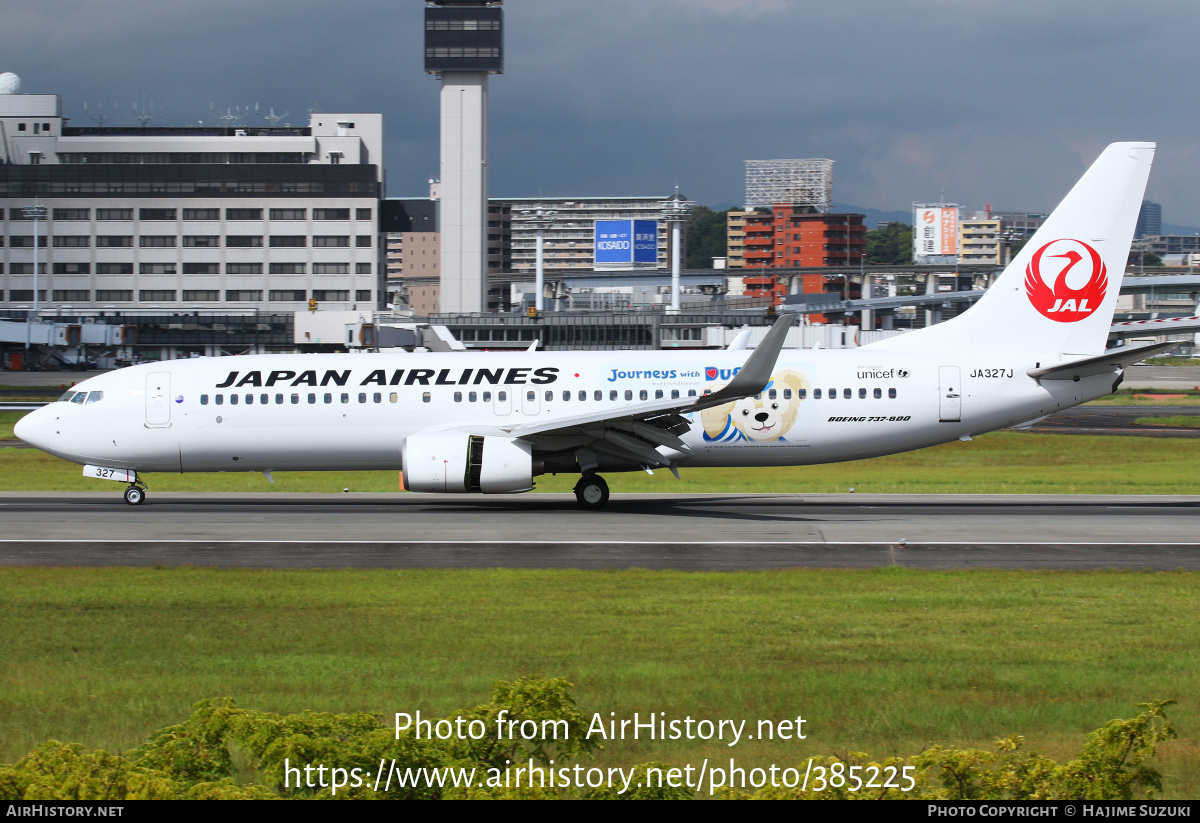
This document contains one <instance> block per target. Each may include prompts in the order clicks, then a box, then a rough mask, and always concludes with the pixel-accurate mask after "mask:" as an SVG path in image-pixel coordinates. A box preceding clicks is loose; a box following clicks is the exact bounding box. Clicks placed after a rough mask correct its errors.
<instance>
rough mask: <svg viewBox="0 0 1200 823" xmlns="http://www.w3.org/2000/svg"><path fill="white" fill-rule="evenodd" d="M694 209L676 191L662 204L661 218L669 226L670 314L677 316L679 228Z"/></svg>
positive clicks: (691, 203)
mask: <svg viewBox="0 0 1200 823" xmlns="http://www.w3.org/2000/svg"><path fill="white" fill-rule="evenodd" d="M694 208H696V204H695V203H693V202H692V201H691V200H688V199H687V198H686V197H684V196H683V195H682V194H680V193H679V192H678V191H676V192H675V194H673V195H672V196H671V197H670V198H668V199H667V201H666V202H665V203H663V209H662V218H663V220H665V221H667V222H668V223H669V224H671V308H670V309H669V310H668V311H669V313H671V314H679V288H680V287H679V252H680V242H679V234H680V232H679V227H680V225H681V224H683V223H685V222H686V221H687V219H688V215H690V214H691V213H692V209H694Z"/></svg>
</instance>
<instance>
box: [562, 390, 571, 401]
mask: <svg viewBox="0 0 1200 823" xmlns="http://www.w3.org/2000/svg"><path fill="white" fill-rule="evenodd" d="M570 399H571V391H570V389H564V390H563V400H570Z"/></svg>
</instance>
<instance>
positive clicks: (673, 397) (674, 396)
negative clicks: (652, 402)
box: [671, 389, 679, 400]
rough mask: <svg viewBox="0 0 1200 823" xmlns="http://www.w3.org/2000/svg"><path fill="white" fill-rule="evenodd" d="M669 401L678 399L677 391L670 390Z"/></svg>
mask: <svg viewBox="0 0 1200 823" xmlns="http://www.w3.org/2000/svg"><path fill="white" fill-rule="evenodd" d="M671 399H672V400H678V399H679V389H671Z"/></svg>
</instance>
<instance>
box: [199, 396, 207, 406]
mask: <svg viewBox="0 0 1200 823" xmlns="http://www.w3.org/2000/svg"><path fill="white" fill-rule="evenodd" d="M200 405H201V406H207V405H208V395H207V394H202V395H200Z"/></svg>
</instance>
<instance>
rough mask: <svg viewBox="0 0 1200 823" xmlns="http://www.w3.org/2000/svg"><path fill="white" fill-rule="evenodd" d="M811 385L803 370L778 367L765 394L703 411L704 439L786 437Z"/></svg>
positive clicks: (765, 439)
mask: <svg viewBox="0 0 1200 823" xmlns="http://www.w3.org/2000/svg"><path fill="white" fill-rule="evenodd" d="M809 388H810V385H809V381H808V379H807V378H806V377H805V376H804V375H803V374H801V373H800V372H798V371H792V370H791V369H785V370H782V371H778V372H776V373H775V374H774V375H773V376H772V377H771V382H770V383H768V384H767V387H766V388H765V389H763V391H762V394H759V395H756V396H755V397H744V398H742V399H741V400H734V401H730V402H728V403H723V404H721V405H720V406H714V407H713V408H711V409H704V410H703V411H701V412H700V420H701V422H702V423H703V424H704V440H705V441H706V442H710V443H711V442H725V443H733V442H737V441H747V440H749V441H756V442H763V441H768V440H776V441H778V440H783V439H784V437H783V436H784V435H785V434H787V432H788V431H789V430H790V429H791V428H792V425H793V424H794V423H795V422H796V413H797V412H798V411H799V409H800V404H801V403H802V402H804V398H805V397H806V396H807V395H808V390H809Z"/></svg>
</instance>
